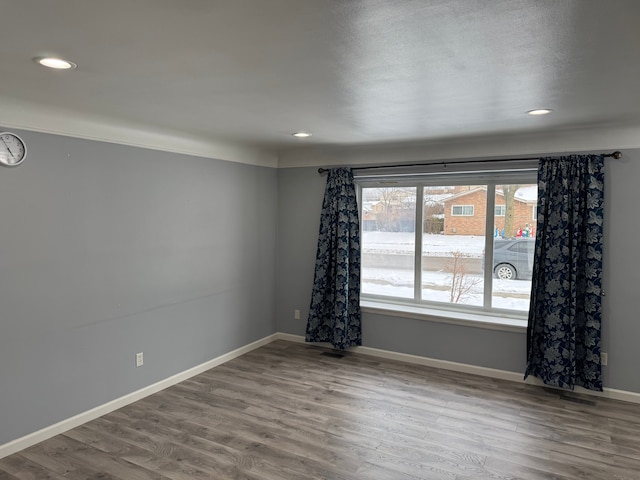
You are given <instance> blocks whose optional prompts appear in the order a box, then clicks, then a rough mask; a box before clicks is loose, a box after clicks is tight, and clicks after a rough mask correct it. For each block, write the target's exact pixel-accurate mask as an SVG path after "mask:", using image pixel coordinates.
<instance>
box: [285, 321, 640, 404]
mask: <svg viewBox="0 0 640 480" xmlns="http://www.w3.org/2000/svg"><path fill="white" fill-rule="evenodd" d="M276 337H277V339H279V340H288V341H290V342H299V343H304V341H305V340H304V337H303V336H301V335H292V334H289V333H277V334H276ZM314 345H322V346H327V347H329V348H332V347H331V345H330V344H328V343H326V344H325V343H317V344H314ZM350 351H353V352H358V353H362V354H365V355H371V356H374V357H380V358H387V359H390V360H398V361H401V362H406V363H413V364H416V365H424V366H427V367H434V368H442V369H444V370H452V371H454V372H462V373H469V374H471V375H481V376H483V377H491V378H499V379H501V380H508V381H511V382H517V383H526V384H529V385H539V386H545V387H546V388H553V387H549V386H548V385H544V383H542V381H541V380H540V379H538V378H535V377H529V378H527V379H526V380H524V374H523V373H522V372H510V371H507V370H498V369H495V368H487V367H480V366H478V365H469V364H467V363H458V362H449V361H447V360H438V359H436V358H428V357H421V356H418V355H411V354H408V353H398V352H392V351H389V350H381V349H378V348H371V347H353V348H352V349H350ZM558 390H560V391H566V390H562V389H558ZM574 391H575V392H577V393H584V394H586V395H593V396H596V397H602V398H611V399H613V400H622V401H625V402H631V403H640V393H637V392H628V391H626V390H617V389H615V388H605V389H604V391H603V392H594V391H592V390H587V389H586V388H582V387H576V389H575V390H574Z"/></svg>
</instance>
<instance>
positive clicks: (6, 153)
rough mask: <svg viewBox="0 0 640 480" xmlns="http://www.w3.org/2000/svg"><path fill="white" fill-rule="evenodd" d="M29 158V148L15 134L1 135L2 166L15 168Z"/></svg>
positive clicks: (0, 153)
mask: <svg viewBox="0 0 640 480" xmlns="http://www.w3.org/2000/svg"><path fill="white" fill-rule="evenodd" d="M26 156H27V147H26V146H25V144H24V142H23V141H22V139H21V138H20V137H18V136H17V135H16V134H15V133H9V132H3V133H0V165H4V166H5V167H15V166H18V165H20V164H21V163H22V161H23V160H24V158H25V157H26Z"/></svg>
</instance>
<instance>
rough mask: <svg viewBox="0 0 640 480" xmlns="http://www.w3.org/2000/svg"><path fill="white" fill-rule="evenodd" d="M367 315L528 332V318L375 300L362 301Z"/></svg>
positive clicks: (363, 309) (362, 308)
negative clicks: (375, 314) (374, 314)
mask: <svg viewBox="0 0 640 480" xmlns="http://www.w3.org/2000/svg"><path fill="white" fill-rule="evenodd" d="M360 309H361V311H362V312H365V313H377V314H380V315H388V316H391V317H401V318H412V319H416V320H424V321H428V322H438V323H449V324H452V325H464V326H467V327H476V328H487V329H490V330H502V331H507V332H518V333H522V332H525V331H526V330H527V319H526V318H521V319H519V318H509V317H505V316H501V315H500V314H496V313H469V312H459V311H453V310H444V309H442V310H441V309H436V308H433V307H427V306H418V305H403V304H397V303H390V302H381V301H374V300H360Z"/></svg>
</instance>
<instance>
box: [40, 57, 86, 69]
mask: <svg viewBox="0 0 640 480" xmlns="http://www.w3.org/2000/svg"><path fill="white" fill-rule="evenodd" d="M34 60H35V61H36V62H37V63H39V64H40V65H42V66H43V67H49V68H55V69H56V70H73V69H74V68H76V67H77V66H78V65H76V64H75V63H73V62H70V61H69V60H63V59H62V58H54V57H38V58H34Z"/></svg>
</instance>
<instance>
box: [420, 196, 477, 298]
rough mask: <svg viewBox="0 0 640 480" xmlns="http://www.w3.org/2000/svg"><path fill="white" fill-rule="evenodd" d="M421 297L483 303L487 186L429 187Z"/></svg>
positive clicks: (424, 229)
mask: <svg viewBox="0 0 640 480" xmlns="http://www.w3.org/2000/svg"><path fill="white" fill-rule="evenodd" d="M423 202H424V222H423V230H422V231H423V234H422V288H421V291H422V300H427V301H434V302H445V303H450V304H466V305H479V306H482V304H483V293H482V292H483V288H484V279H483V270H482V251H483V248H484V244H485V212H486V210H487V208H486V205H487V190H486V186H482V185H470V186H460V185H458V186H438V187H425V189H424V199H423Z"/></svg>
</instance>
